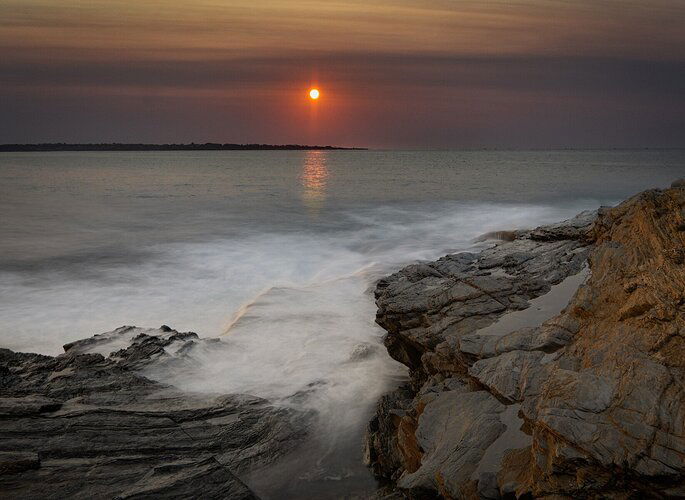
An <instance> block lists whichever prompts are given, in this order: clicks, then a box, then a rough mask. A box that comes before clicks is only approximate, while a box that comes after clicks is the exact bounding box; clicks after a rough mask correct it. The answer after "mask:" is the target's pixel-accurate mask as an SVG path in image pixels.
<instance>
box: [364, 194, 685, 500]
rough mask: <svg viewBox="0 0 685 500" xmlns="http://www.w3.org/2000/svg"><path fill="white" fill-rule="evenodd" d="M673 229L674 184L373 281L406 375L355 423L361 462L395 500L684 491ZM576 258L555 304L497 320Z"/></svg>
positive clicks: (678, 208)
mask: <svg viewBox="0 0 685 500" xmlns="http://www.w3.org/2000/svg"><path fill="white" fill-rule="evenodd" d="M684 227H685V189H683V188H682V186H681V184H680V183H674V186H673V188H672V189H668V190H663V191H662V190H651V191H646V192H644V193H641V194H639V195H637V196H635V197H633V198H631V199H629V200H627V201H625V202H623V203H622V204H620V205H619V206H617V207H614V208H610V209H606V208H603V209H600V210H599V211H597V212H588V213H583V214H580V215H579V216H578V217H576V218H574V219H572V220H569V221H565V222H562V223H558V224H554V225H550V226H545V227H540V228H537V229H534V230H532V231H513V232H507V238H502V237H500V236H495V237H496V238H497V239H498V240H500V241H498V242H497V243H493V246H492V247H490V248H487V249H485V250H483V251H482V252H481V253H479V254H473V253H461V254H456V255H448V256H446V257H443V258H441V259H439V260H437V261H435V262H431V263H421V264H416V265H412V266H408V267H407V268H405V269H403V270H401V271H400V272H398V273H396V274H394V275H392V276H389V277H388V278H385V279H383V280H381V281H380V282H379V283H378V286H377V289H376V299H377V305H378V315H377V322H378V323H379V324H380V325H381V326H382V327H383V328H385V329H386V330H387V332H388V334H387V337H386V341H385V343H386V346H387V348H388V352H389V353H390V355H391V356H392V357H394V358H395V359H397V360H399V361H401V362H402V363H404V364H406V365H407V366H408V367H409V368H410V370H411V382H410V383H409V384H407V385H405V386H403V387H401V388H400V389H398V390H397V391H395V392H394V393H391V394H388V395H386V396H385V397H384V398H383V399H382V400H381V401H380V402H379V404H378V408H377V413H376V416H375V417H374V419H373V421H372V422H371V423H370V425H369V430H368V433H367V442H366V446H367V454H366V457H367V461H368V462H369V464H370V466H371V467H372V469H373V470H374V472H375V473H376V474H377V475H378V476H379V477H380V478H382V479H384V480H386V481H387V482H388V484H389V485H390V486H389V488H390V489H391V490H392V491H395V492H396V493H398V494H402V495H404V496H406V497H409V498H432V497H436V498H439V497H444V498H492V499H495V498H509V497H511V498H513V497H521V496H528V497H535V498H544V497H548V498H630V497H634V498H663V497H669V496H670V497H682V496H684V495H685V428H684V426H685V385H684V384H683V382H684V379H685V231H683V229H682V228H684ZM586 268H589V270H590V273H589V275H588V276H587V278H586V279H585V281H584V283H582V284H581V285H580V286H579V287H577V289H574V290H573V291H572V293H571V294H570V295H569V296H568V297H566V298H565V300H564V302H563V303H560V304H559V307H558V308H557V310H556V313H554V314H550V315H548V316H547V317H545V318H540V320H539V321H538V322H537V323H536V324H531V325H527V326H525V327H516V328H514V327H512V328H510V329H507V325H508V324H511V325H513V324H514V322H511V321H509V320H508V318H511V317H512V316H509V315H510V314H512V313H515V311H521V310H525V309H526V308H527V307H529V306H531V304H532V307H536V305H535V304H536V301H537V300H542V296H544V294H546V293H548V292H549V291H550V290H551V289H552V287H563V286H564V283H567V282H568V281H567V280H571V279H573V278H570V277H573V276H576V275H578V273H581V272H587V271H585V269H586ZM555 290H556V288H555ZM550 295H551V294H550ZM531 309H532V308H531ZM559 311H560V312H559ZM508 321H509V322H508ZM495 322H497V326H498V327H499V328H498V330H497V331H498V332H499V333H497V334H492V332H491V330H492V329H491V328H488V327H489V326H490V325H493V324H494V323H495ZM493 331H494V330H493Z"/></svg>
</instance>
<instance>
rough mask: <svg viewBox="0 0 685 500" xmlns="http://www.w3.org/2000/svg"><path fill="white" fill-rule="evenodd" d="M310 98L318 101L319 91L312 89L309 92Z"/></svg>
mask: <svg viewBox="0 0 685 500" xmlns="http://www.w3.org/2000/svg"><path fill="white" fill-rule="evenodd" d="M309 98H310V99H314V100H317V99H318V98H319V89H311V90H310V91H309Z"/></svg>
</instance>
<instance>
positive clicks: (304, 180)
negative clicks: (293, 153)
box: [300, 151, 329, 215]
mask: <svg viewBox="0 0 685 500" xmlns="http://www.w3.org/2000/svg"><path fill="white" fill-rule="evenodd" d="M326 163H327V155H326V152H325V151H307V155H306V156H305V158H304V164H303V165H302V173H301V174H300V182H301V184H302V203H303V204H304V206H305V207H307V208H308V209H309V210H310V211H311V212H312V213H313V214H314V215H316V214H318V213H319V211H320V210H321V209H322V208H323V205H324V202H325V201H326V185H327V181H328V175H329V173H328V167H327V165H326Z"/></svg>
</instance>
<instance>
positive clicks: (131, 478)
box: [0, 326, 311, 499]
mask: <svg viewBox="0 0 685 500" xmlns="http://www.w3.org/2000/svg"><path fill="white" fill-rule="evenodd" d="M203 342H212V340H211V339H207V340H204V339H199V338H198V336H197V335H196V334H195V333H192V332H187V333H180V332H177V331H175V330H172V329H171V328H169V327H167V326H162V327H161V328H159V329H142V328H135V327H122V328H118V329H116V330H114V331H112V332H109V333H106V334H102V335H96V336H94V337H91V338H88V339H85V340H81V341H77V342H74V343H71V344H67V345H65V346H64V349H65V353H64V354H62V355H60V356H57V357H52V356H43V355H39V354H27V353H17V352H12V351H10V350H8V349H0V388H1V389H2V390H1V392H0V394H1V396H0V492H2V493H3V495H6V496H7V497H11V498H65V497H67V498H121V499H124V498H127V499H128V498H188V497H193V496H197V495H201V496H202V497H203V498H230V499H251V498H257V497H256V495H255V494H254V493H253V492H252V491H250V489H249V488H248V487H247V486H246V485H245V484H244V483H243V482H242V481H241V480H240V479H238V477H237V474H240V475H242V474H243V473H245V472H247V471H252V470H254V469H258V468H260V467H264V466H266V465H268V464H270V463H273V462H274V461H275V460H277V459H279V458H281V457H283V456H285V455H286V454H287V453H289V452H290V451H291V449H292V448H294V447H296V446H297V445H298V444H300V442H301V441H302V440H303V439H304V437H305V435H306V429H307V426H308V422H309V420H310V417H311V415H309V414H308V413H306V412H298V411H296V410H293V409H290V408H284V407H276V406H273V405H271V404H270V403H269V402H268V401H266V400H264V399H261V398H257V397H254V396H248V395H241V394H235V395H216V396H212V395H206V394H190V393H187V392H181V391H179V390H177V389H176V388H174V387H172V386H168V385H165V384H163V383H160V382H157V381H154V380H150V379H148V378H146V377H144V376H143V375H141V374H140V373H141V371H143V370H144V369H145V368H146V366H147V365H148V364H150V363H156V364H159V363H164V362H165V361H170V360H171V358H172V356H171V355H170V354H169V352H173V353H174V354H175V355H174V356H173V359H174V360H176V361H178V360H179V359H181V360H182V359H183V357H184V356H183V354H185V353H190V352H192V351H193V349H195V348H197V347H198V346H199V345H200V344H201V343H203ZM117 347H119V348H118V349H117ZM101 352H111V354H109V355H107V356H105V355H103V354H101ZM167 358H168V359H167Z"/></svg>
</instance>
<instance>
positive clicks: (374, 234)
mask: <svg viewBox="0 0 685 500" xmlns="http://www.w3.org/2000/svg"><path fill="white" fill-rule="evenodd" d="M678 177H685V151H544V152H511V151H509V152H507V151H496V152H487V151H474V152H456V151H453V152H432V151H421V152H401V151H325V152H324V151H302V152H301V151H250V152H230V151H225V152H169V153H166V152H136V153H41V154H33V153H21V154H19V153H17V154H8V153H4V154H0V214H2V215H1V216H0V235H1V238H0V318H2V327H1V328H0V346H1V347H8V348H11V349H15V350H23V351H32V352H41V353H45V354H58V353H60V352H61V346H62V345H63V344H64V343H66V342H69V341H73V340H76V339H80V338H84V337H88V336H90V335H92V334H94V333H99V332H103V331H108V330H112V329H114V328H116V327H118V326H121V325H137V326H142V327H157V326H160V325H162V324H167V325H169V326H171V327H172V328H175V329H177V330H180V331H187V330H192V331H195V332H197V333H198V334H200V335H201V336H204V337H219V338H221V339H222V340H223V341H224V342H226V343H227V344H228V345H229V346H230V347H231V349H230V350H229V353H230V354H228V355H226V353H225V352H223V351H222V352H221V353H216V352H215V353H213V352H207V353H205V355H204V356H202V357H201V359H198V364H197V366H196V367H195V369H194V370H193V371H192V372H183V373H178V372H177V373H175V372H165V373H155V374H153V375H154V376H155V377H157V378H159V379H163V380H164V381H165V382H170V383H173V384H176V385H177V386H179V387H181V388H183V389H186V390H192V391H204V392H221V393H230V392H244V393H250V394H254V395H257V396H262V397H266V398H269V399H272V400H273V401H275V402H277V403H279V404H291V405H301V406H303V407H306V408H308V409H312V410H314V411H315V412H317V415H318V420H317V424H316V426H315V429H313V436H314V437H313V438H312V439H313V440H312V441H311V442H310V443H309V444H308V450H315V452H312V451H308V452H307V453H305V454H302V455H298V458H297V459H296V460H294V464H293V463H290V464H285V465H283V467H282V469H281V470H280V471H271V474H268V473H267V474H262V475H260V477H259V478H252V479H251V480H250V481H252V483H251V485H252V486H254V487H255V488H256V489H257V491H258V493H261V494H263V495H264V496H265V497H266V498H277V497H278V496H279V495H283V494H285V493H287V492H290V493H292V494H295V492H296V493H297V494H298V495H299V496H305V497H306V496H310V497H313V496H316V497H317V498H323V497H325V496H326V495H327V494H328V495H330V496H332V497H340V496H341V494H342V493H349V494H350V495H352V494H363V493H364V492H366V491H369V490H370V489H372V488H373V485H374V483H373V481H372V479H371V477H370V476H369V474H368V472H367V471H366V470H365V469H364V467H363V466H362V465H361V442H360V441H361V435H362V433H363V428H364V425H365V423H366V421H367V420H368V418H369V416H370V414H371V411H372V408H373V405H374V403H375V401H376V400H377V399H378V397H379V396H380V395H381V394H382V393H383V392H385V391H387V390H389V389H390V388H392V387H393V386H395V385H396V384H397V383H398V382H399V381H400V380H401V379H402V378H403V377H404V376H405V372H404V369H403V367H401V366H399V365H398V364H397V363H395V362H394V361H392V360H391V359H390V358H389V357H388V356H387V353H386V352H385V351H384V349H383V348H382V336H383V331H382V330H381V329H380V328H379V327H377V326H376V325H375V323H374V316H375V305H374V303H373V295H372V288H373V283H374V282H375V281H376V280H377V279H378V278H379V277H380V276H383V275H384V274H387V273H390V272H392V271H394V270H397V269H399V268H400V267H401V266H403V265H405V264H408V263H411V262H414V261H417V260H422V259H434V258H437V257H440V256H441V255H444V254H445V253H449V252H454V251H460V250H469V249H475V248H477V245H476V244H475V243H473V239H474V238H475V237H477V236H478V235H480V234H482V233H485V232H488V231H493V230H505V229H513V228H527V227H533V226H536V225H539V224H543V223H548V222H553V221H557V220H560V219H563V218H568V217H571V216H573V215H575V214H576V213H578V212H580V211H582V210H585V209H593V208H597V207H598V206H600V205H612V204H615V203H617V202H619V201H620V200H622V199H623V198H625V197H627V196H629V195H632V194H634V193H636V192H638V191H640V190H643V189H646V188H652V187H667V186H668V185H669V184H670V182H671V181H672V180H674V179H675V178H678ZM481 245H482V243H481ZM303 393H306V394H307V395H308V396H307V397H306V398H302V397H300V396H301V395H302V394H303ZM295 395H299V396H297V397H295ZM341 492H342V493H341Z"/></svg>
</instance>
